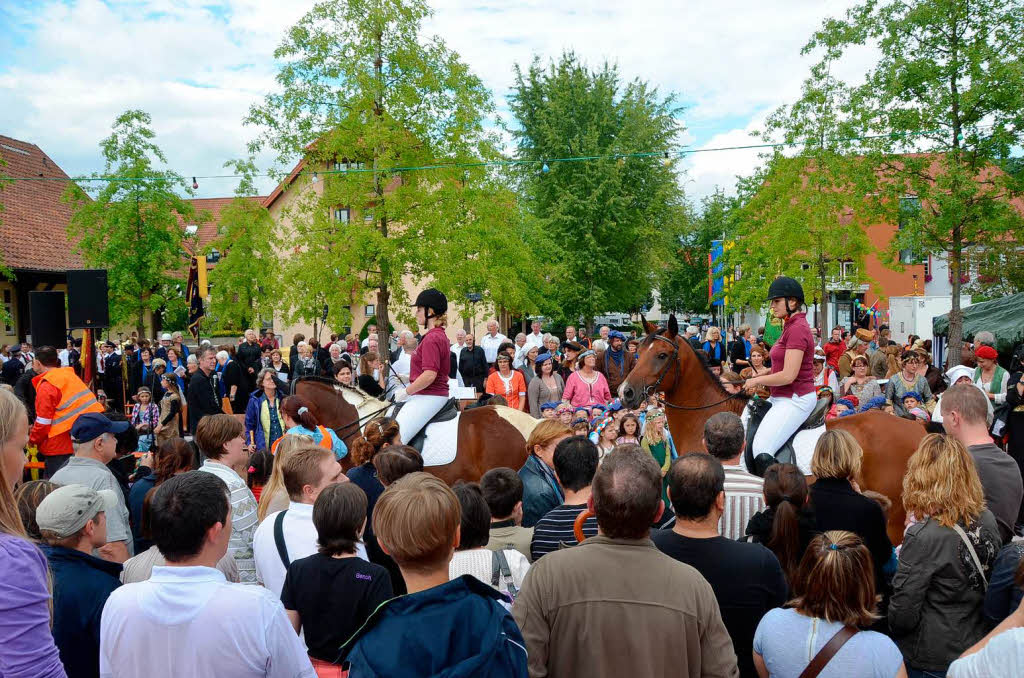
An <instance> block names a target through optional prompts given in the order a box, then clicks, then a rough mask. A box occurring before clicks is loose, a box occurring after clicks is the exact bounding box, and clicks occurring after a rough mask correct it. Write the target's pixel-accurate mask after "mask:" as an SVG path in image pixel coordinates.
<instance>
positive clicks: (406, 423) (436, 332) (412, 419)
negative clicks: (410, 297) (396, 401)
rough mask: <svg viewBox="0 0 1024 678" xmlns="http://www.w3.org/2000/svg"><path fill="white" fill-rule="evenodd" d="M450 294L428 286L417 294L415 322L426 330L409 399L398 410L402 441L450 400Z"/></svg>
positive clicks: (418, 349)
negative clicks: (445, 294) (448, 314)
mask: <svg viewBox="0 0 1024 678" xmlns="http://www.w3.org/2000/svg"><path fill="white" fill-rule="evenodd" d="M447 312H448V298H447V297H445V296H444V294H442V293H441V292H439V291H438V290H435V289H432V288H431V289H426V290H423V291H422V292H420V294H419V296H418V297H416V322H417V323H419V324H420V325H422V326H423V327H424V329H426V330H427V332H426V334H424V335H423V340H422V341H421V342H420V343H419V346H417V347H416V352H415V353H413V354H412V358H411V359H410V362H409V385H408V386H407V387H406V389H405V392H406V393H407V394H408V396H409V399H408V400H407V401H406V403H405V405H404V406H403V407H402V409H401V410H399V412H398V415H397V416H396V417H395V420H396V421H397V422H398V428H399V432H400V434H401V436H402V444H403V445H408V444H409V441H410V440H412V439H413V437H414V436H415V435H416V434H417V433H419V432H420V429H422V428H423V427H424V426H425V425H426V423H427V422H428V421H430V418H431V417H433V416H434V415H435V414H437V413H438V412H439V411H440V410H441V408H442V407H444V405H445V403H447V402H448V370H449V366H450V358H451V346H450V345H449V343H448V335H446V334H445V331H444V326H445V325H446V324H447V323H448V316H447V315H445V314H446V313H447Z"/></svg>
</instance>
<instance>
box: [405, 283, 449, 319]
mask: <svg viewBox="0 0 1024 678" xmlns="http://www.w3.org/2000/svg"><path fill="white" fill-rule="evenodd" d="M413 306H422V307H423V308H425V309H427V311H433V314H430V313H426V314H425V316H426V318H428V319H429V318H436V317H437V316H439V315H444V314H445V313H447V312H448V297H446V296H444V294H443V293H442V292H441V291H440V290H436V289H434V288H433V287H428V288H427V289H425V290H423V291H422V292H420V293H419V296H417V297H416V302H415V303H414V304H413Z"/></svg>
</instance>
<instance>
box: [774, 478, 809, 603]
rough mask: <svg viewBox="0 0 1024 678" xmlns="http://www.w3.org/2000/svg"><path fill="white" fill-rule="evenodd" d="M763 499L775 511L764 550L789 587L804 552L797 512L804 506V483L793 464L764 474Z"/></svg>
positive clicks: (805, 493) (805, 484) (805, 482)
mask: <svg viewBox="0 0 1024 678" xmlns="http://www.w3.org/2000/svg"><path fill="white" fill-rule="evenodd" d="M764 498H765V503H766V504H767V505H768V506H769V507H771V508H772V509H774V510H775V517H774V519H773V520H772V530H771V534H770V535H769V537H768V541H767V542H765V546H767V547H768V548H769V549H770V550H771V551H772V552H773V553H774V554H775V556H776V557H777V558H778V559H779V564H780V565H782V571H783V572H785V573H786V579H787V580H788V581H789V582H790V583H791V584H792V581H793V578H794V576H795V575H796V571H797V567H798V566H799V565H800V558H801V557H802V556H803V551H804V549H803V544H802V543H801V539H800V511H801V509H802V508H803V506H804V504H805V503H806V502H807V479H806V478H804V475H803V473H801V472H800V469H798V468H797V467H796V466H794V465H793V464H772V465H771V466H769V467H768V469H767V470H766V471H765V473H764Z"/></svg>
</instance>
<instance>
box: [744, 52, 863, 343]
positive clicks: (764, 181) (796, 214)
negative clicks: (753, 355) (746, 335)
mask: <svg viewBox="0 0 1024 678" xmlns="http://www.w3.org/2000/svg"><path fill="white" fill-rule="evenodd" d="M830 71H831V62H828V61H825V62H822V63H819V64H817V65H816V66H814V67H813V68H812V70H811V75H810V77H809V78H807V80H805V81H804V83H803V89H802V95H801V97H800V99H798V100H797V102H796V103H794V104H792V105H788V106H782V107H780V108H779V109H778V110H776V111H775V112H774V113H773V114H772V115H771V116H769V118H768V121H767V123H766V125H765V131H764V134H763V136H765V137H766V138H767V139H769V140H770V141H772V142H773V143H778V144H782V145H781V146H778V147H776V148H775V149H774V150H773V151H772V152H771V153H769V154H767V155H766V156H765V164H764V165H763V166H762V167H761V168H760V169H759V170H758V171H757V172H755V174H754V175H753V176H751V177H748V178H745V179H741V180H740V182H739V200H740V203H741V207H740V209H739V210H737V211H736V212H735V215H734V216H735V218H734V220H733V221H734V224H735V227H736V228H735V231H734V233H733V234H732V236H731V237H734V239H735V245H734V246H733V247H731V249H729V250H728V252H727V255H726V257H725V261H726V266H727V268H729V269H730V270H732V269H733V267H738V270H739V275H737V276H736V279H735V281H734V282H733V283H732V285H731V287H730V290H729V296H730V300H731V301H732V303H738V304H740V305H742V306H752V307H754V308H760V307H761V306H763V305H764V295H765V292H766V291H767V289H768V286H769V284H770V283H771V280H772V278H774V277H775V276H777V275H788V276H791V277H793V278H796V279H797V280H799V281H800V282H801V284H802V285H803V287H804V294H805V296H806V299H807V303H808V304H809V305H810V304H812V303H815V302H817V303H818V304H820V306H819V313H818V327H819V330H820V331H821V333H822V335H823V336H824V334H825V332H826V325H827V319H828V298H829V294H830V292H831V291H833V290H837V289H846V290H851V289H856V288H858V287H859V286H860V285H861V284H862V283H865V282H870V281H869V279H868V277H867V275H866V272H865V266H864V263H865V260H866V258H867V255H868V254H870V253H872V252H874V247H873V246H872V244H871V241H870V239H869V238H868V235H867V229H868V227H869V226H871V225H872V224H874V223H877V221H878V218H879V215H880V213H881V203H880V201H879V200H878V198H877V183H878V172H877V170H876V168H875V159H874V158H873V157H865V156H864V155H863V154H862V153H860V148H859V146H858V145H857V141H856V140H855V136H856V135H855V133H854V129H855V128H854V125H853V123H852V122H851V120H850V119H849V116H847V115H846V114H845V113H844V112H843V110H842V108H841V102H843V101H845V100H847V98H848V97H849V90H848V88H847V87H845V86H844V85H843V84H842V83H840V82H838V81H837V80H836V79H835V78H834V77H832V76H831V74H830ZM791 148H796V149H797V150H796V152H795V154H792V155H786V154H785V152H784V149H791ZM876 291H878V292H881V290H876Z"/></svg>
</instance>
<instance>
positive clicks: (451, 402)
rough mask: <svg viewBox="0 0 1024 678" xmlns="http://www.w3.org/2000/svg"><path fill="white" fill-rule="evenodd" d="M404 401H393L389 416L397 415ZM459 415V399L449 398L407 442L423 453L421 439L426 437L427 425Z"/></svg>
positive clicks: (449, 419)
mask: <svg viewBox="0 0 1024 678" xmlns="http://www.w3.org/2000/svg"><path fill="white" fill-rule="evenodd" d="M405 403H406V401H403V402H400V403H395V409H394V411H393V412H392V413H391V416H392V417H394V416H397V415H398V412H399V411H400V410H401V409H402V407H404V406H405ZM457 416H459V401H458V400H456V399H455V398H449V399H448V402H446V403H445V404H444V406H442V407H441V409H440V410H438V411H437V414H435V415H434V416H433V417H431V418H430V421H428V422H427V423H426V424H424V425H423V428H421V429H420V432H419V433H417V434H416V435H415V436H413V439H412V440H410V441H409V444H410V445H411V446H413V447H415V448H416V451H417V452H419V453H420V454H423V441H424V440H426V439H427V427H428V426H430V425H431V424H437V423H439V422H442V421H451V420H452V419H454V418H455V417H457Z"/></svg>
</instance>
